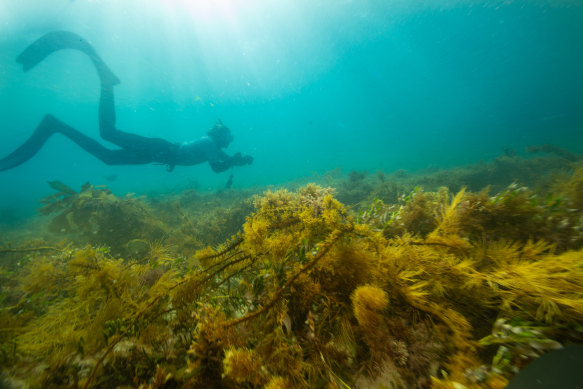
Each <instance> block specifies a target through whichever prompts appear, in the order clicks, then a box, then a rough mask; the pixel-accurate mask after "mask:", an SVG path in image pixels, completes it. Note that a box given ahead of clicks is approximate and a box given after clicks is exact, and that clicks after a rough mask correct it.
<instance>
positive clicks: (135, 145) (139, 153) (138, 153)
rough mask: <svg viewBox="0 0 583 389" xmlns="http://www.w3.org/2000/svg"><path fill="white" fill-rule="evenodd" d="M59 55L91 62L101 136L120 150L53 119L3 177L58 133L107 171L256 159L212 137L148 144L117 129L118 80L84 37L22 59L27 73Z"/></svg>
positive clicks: (40, 43)
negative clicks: (68, 52)
mask: <svg viewBox="0 0 583 389" xmlns="http://www.w3.org/2000/svg"><path fill="white" fill-rule="evenodd" d="M60 49H76V50H79V51H81V52H83V53H85V54H87V56H88V57H89V58H90V59H91V61H92V62H93V64H94V65H95V68H96V70H97V73H98V75H99V78H100V80H101V98H100V101H99V132H100V135H101V137H102V138H103V139H105V140H107V141H109V142H111V143H113V144H115V145H117V146H119V147H120V148H121V149H117V150H110V149H108V148H106V147H104V146H103V145H101V144H100V143H99V142H97V141H95V140H94V139H92V138H90V137H88V136H87V135H84V134H83V133H82V132H80V131H78V130H76V129H74V128H73V127H71V126H69V125H67V124H66V123H64V122H62V121H61V120H59V119H57V118H56V117H54V116H52V115H46V116H45V117H44V118H43V120H42V121H41V122H40V124H39V125H38V127H37V128H36V130H35V131H34V133H33V134H32V136H31V137H30V138H29V139H28V140H27V141H26V142H25V143H24V144H23V145H22V146H20V147H19V148H17V149H16V150H15V151H14V152H12V153H11V154H9V155H8V156H7V157H5V158H3V159H0V171H3V170H8V169H12V168H14V167H16V166H18V165H20V164H22V163H24V162H26V161H27V160H29V159H30V158H32V157H33V156H34V155H35V154H36V153H37V152H38V151H39V150H40V149H41V147H42V146H43V145H44V143H45V142H46V141H47V140H48V139H49V138H50V137H51V136H52V135H53V134H55V133H60V134H62V135H64V136H66V137H67V138H69V139H71V140H72V141H73V142H75V143H76V144H77V145H79V146H80V147H82V148H83V149H84V150H85V151H87V152H88V153H90V154H91V155H93V156H95V157H96V158H98V159H99V160H101V161H103V162H104V163H105V164H107V165H139V164H148V163H160V164H164V165H166V166H167V168H168V170H169V171H171V170H172V169H173V168H174V166H176V165H184V166H190V165H195V164H200V163H203V162H208V163H209V164H210V166H211V168H212V169H213V171H215V172H222V171H225V170H227V169H229V168H230V167H232V166H242V165H245V164H250V163H251V162H252V161H253V158H251V157H249V156H246V157H242V156H241V154H240V153H237V154H235V155H234V156H229V155H227V154H226V153H225V152H223V151H222V149H221V148H220V147H219V146H218V145H217V144H216V143H215V141H214V140H213V139H212V138H210V137H204V138H201V139H199V140H196V141H194V142H190V143H184V144H182V145H180V144H177V143H171V142H168V141H166V140H164V139H161V138H149V137H145V136H141V135H137V134H132V133H129V132H125V131H120V130H118V129H117V128H116V126H115V122H116V114H115V103H114V93H113V87H114V86H115V85H117V84H119V79H118V78H117V77H116V76H115V75H114V74H113V72H112V71H111V70H110V69H109V68H108V67H107V65H106V64H105V63H104V62H103V60H102V59H101V58H100V57H99V55H97V53H96V52H95V50H94V49H93V47H92V46H91V45H90V44H89V43H88V42H86V41H85V40H84V39H83V38H81V37H80V36H78V35H76V34H73V33H71V32H67V31H55V32H51V33H48V34H46V35H44V36H43V37H41V38H39V39H38V40H37V41H35V42H34V43H32V44H31V45H30V46H29V47H28V48H27V49H26V50H25V51H24V52H23V53H22V54H21V55H20V56H19V57H18V58H17V61H18V62H20V63H21V64H22V67H23V70H24V71H28V70H30V69H32V68H33V67H34V66H36V65H37V64H38V63H40V62H41V61H42V60H43V59H44V58H46V57H47V56H48V55H50V54H51V53H53V52H55V51H57V50H60Z"/></svg>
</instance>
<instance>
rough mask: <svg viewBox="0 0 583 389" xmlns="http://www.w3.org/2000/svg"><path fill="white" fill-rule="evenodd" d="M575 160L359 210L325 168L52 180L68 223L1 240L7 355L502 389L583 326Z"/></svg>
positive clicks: (66, 377) (252, 384)
mask: <svg viewBox="0 0 583 389" xmlns="http://www.w3.org/2000/svg"><path fill="white" fill-rule="evenodd" d="M504 158H519V157H517V156H512V155H509V156H505V157H504ZM580 172H581V171H580V170H575V172H574V174H573V175H572V176H570V177H568V178H566V179H564V180H562V181H560V182H557V183H556V185H555V186H554V191H553V193H544V194H543V195H541V194H540V193H538V192H537V191H536V190H533V189H529V188H526V187H525V186H524V185H521V184H518V183H510V185H509V186H506V187H504V188H503V189H502V190H500V191H499V192H497V193H496V194H494V195H491V194H490V191H491V189H490V191H489V190H487V189H483V190H480V191H479V192H473V191H472V190H471V189H470V188H464V187H460V188H458V189H457V190H455V191H454V190H451V189H448V188H445V187H442V188H436V189H435V190H434V191H431V190H426V189H423V188H421V187H419V186H417V187H415V186H414V187H411V188H410V189H408V190H403V191H402V192H401V190H402V188H404V187H399V189H396V191H398V192H400V194H399V195H398V196H397V197H396V199H395V200H394V201H391V200H390V199H388V198H386V199H384V198H380V197H377V198H374V197H373V198H372V199H370V200H369V201H368V203H367V202H366V201H365V200H363V203H362V206H361V207H346V206H345V205H343V204H342V203H341V202H340V201H338V199H337V197H336V194H335V193H336V192H335V190H334V189H332V188H329V187H321V186H318V185H316V184H307V185H305V186H303V187H300V188H299V189H297V190H295V191H290V190H286V189H279V190H268V191H266V192H264V193H263V194H262V195H257V196H254V197H253V198H244V196H237V195H235V194H232V193H226V192H223V193H221V194H219V195H217V196H218V197H214V198H213V197H207V195H203V194H200V193H198V192H195V191H188V192H184V193H183V194H181V195H178V196H177V197H168V198H164V197H159V198H151V199H150V200H145V199H135V198H118V197H117V196H115V195H113V194H112V193H111V192H110V191H108V190H107V189H105V188H94V187H92V186H90V185H87V186H85V187H84V188H83V189H82V190H81V191H80V192H78V193H77V192H74V191H71V190H68V189H66V188H63V187H62V185H57V184H54V185H53V187H55V188H56V189H57V190H60V192H58V196H56V197H52V198H51V199H48V200H47V201H46V203H47V204H49V205H50V207H49V209H53V210H54V211H53V212H56V213H58V215H57V217H56V218H55V219H53V222H51V223H55V224H54V225H59V226H60V225H68V226H69V228H70V229H71V230H70V231H69V232H70V234H68V236H72V237H74V238H75V239H74V240H73V242H72V243H63V244H61V245H55V246H49V245H42V246H41V245H38V246H36V247H35V245H34V243H33V242H28V243H21V244H19V245H18V246H16V247H14V248H13V247H6V252H5V253H0V254H2V255H7V256H10V257H11V258H12V257H13V256H14V257H15V258H16V257H19V258H20V259H19V260H18V261H16V260H11V261H10V262H8V263H7V264H3V267H2V268H1V271H0V281H1V282H2V289H1V291H0V325H1V327H0V329H1V331H0V340H2V348H1V349H0V352H1V357H0V366H2V367H3V369H4V375H5V376H7V380H25V381H26V383H27V385H30V386H31V387H47V388H56V387H84V388H90V387H121V386H136V387H140V386H141V387H152V388H154V387H160V388H161V387H224V388H259V387H267V388H302V387H305V388H307V387H343V388H347V387H351V388H352V387H354V388H357V387H371V386H372V387H383V386H385V387H390V386H392V387H407V388H427V387H434V388H454V387H458V388H459V387H466V388H485V387H492V388H502V387H504V386H505V385H506V384H507V383H508V381H509V380H510V379H511V378H512V377H513V376H514V375H515V374H516V373H517V371H519V370H520V369H521V368H523V367H524V366H525V365H526V364H527V363H528V362H529V361H531V360H533V359H535V358H537V357H539V356H540V355H542V354H544V353H545V352H547V351H548V350H550V349H552V348H555V347H559V346H560V345H566V344H569V343H580V342H582V341H583V337H582V335H581V333H582V332H581V328H582V327H583V250H582V249H581V242H582V238H583V237H582V233H581V231H582V230H581V228H580V221H581V217H582V212H583V210H581V208H580V207H578V204H579V203H578V202H579V191H578V188H579V184H580V181H581V179H580V178H581V177H580V176H581V174H580ZM353 176H354V177H353V181H354V180H356V182H357V183H359V185H360V184H362V183H363V181H366V180H367V176H365V175H363V174H356V173H355V174H353ZM406 178H407V179H409V178H410V177H409V176H407V177H406ZM376 180H377V184H378V185H391V182H393V180H396V177H394V176H390V177H389V176H388V175H385V176H383V177H382V178H380V177H379V176H377V178H376ZM395 182H396V181H395ZM395 185H397V184H395ZM386 193H388V192H386ZM391 193H393V194H394V191H392V189H391ZM221 196H223V197H221ZM216 198H221V199H222V201H224V203H221V204H219V203H217V201H216ZM213 199H214V200H213ZM53 203H54V205H52V204H53ZM227 204H228V205H229V206H228V207H227ZM126 216H127V217H130V220H134V221H136V226H135V227H131V229H128V230H124V231H122V233H121V234H120V235H121V237H117V238H114V237H113V236H111V235H108V233H107V232H104V230H106V229H107V228H110V227H111V226H113V225H116V224H119V220H120V219H119V218H120V217H126ZM132 217H133V218H134V219H131V218H132ZM55 220H56V221H55ZM65 221H66V223H69V224H65ZM61 223H62V224H61ZM128 228H130V227H128ZM237 230H238V232H237ZM95 231H96V232H97V233H96V234H93V232H95ZM233 231H235V232H233ZM207 234H208V236H207ZM211 235H214V236H211ZM217 236H220V238H218V237H217ZM219 240H220V241H221V243H220V244H218V243H217V242H218V241H219ZM204 243H207V244H209V246H208V247H204V248H203V247H202V246H203V244H204ZM43 247H44V248H49V247H54V248H55V250H50V249H46V250H45V249H43ZM195 248H197V249H198V250H197V251H196V252H194V249H195ZM8 250H10V251H8ZM17 264H19V265H17ZM12 323H16V324H12ZM41 367H47V368H46V369H44V368H41ZM35 369H36V370H35ZM31 371H35V374H32V375H31V374H30V372H31Z"/></svg>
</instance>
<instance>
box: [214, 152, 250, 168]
mask: <svg viewBox="0 0 583 389" xmlns="http://www.w3.org/2000/svg"><path fill="white" fill-rule="evenodd" d="M219 158H220V159H221V160H223V161H227V162H228V163H229V164H230V166H245V165H251V164H252V163H253V157H252V156H250V155H245V156H243V155H242V154H241V153H235V154H234V155H233V156H232V157H231V156H230V155H228V154H227V153H225V152H224V151H223V150H219Z"/></svg>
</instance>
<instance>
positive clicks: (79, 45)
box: [16, 31, 120, 86]
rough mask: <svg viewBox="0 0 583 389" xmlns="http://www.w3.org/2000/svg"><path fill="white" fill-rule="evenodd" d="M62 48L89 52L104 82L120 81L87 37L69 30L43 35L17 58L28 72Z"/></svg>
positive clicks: (113, 82)
mask: <svg viewBox="0 0 583 389" xmlns="http://www.w3.org/2000/svg"><path fill="white" fill-rule="evenodd" d="M62 49H73V50H79V51H81V52H83V53H85V54H87V56H88V57H89V58H90V59H91V61H92V62H93V64H94V65H95V68H96V69H97V73H98V74H99V78H100V79H101V83H102V84H105V85H110V86H113V85H117V84H119V83H120V81H119V78H117V77H116V76H115V74H113V72H112V71H111V69H109V67H108V66H107V65H106V64H105V62H103V60H102V59H101V58H100V57H99V55H98V54H97V52H96V51H95V49H94V48H93V47H92V46H91V45H90V44H89V43H88V42H87V41H86V40H85V39H83V38H82V37H80V36H79V35H77V34H75V33H72V32H69V31H53V32H49V33H47V34H45V35H43V36H42V37H40V38H39V39H37V40H36V41H34V42H33V43H32V44H31V45H29V46H28V47H27V48H26V49H25V50H24V51H23V52H22V53H21V54H20V55H19V56H18V57H17V58H16V62H18V63H20V64H22V69H23V70H24V71H25V72H27V71H29V70H30V69H32V68H34V67H35V66H36V65H38V64H39V63H40V62H42V61H43V60H44V59H45V58H46V57H48V56H49V55H51V54H52V53H54V52H55V51H58V50H62Z"/></svg>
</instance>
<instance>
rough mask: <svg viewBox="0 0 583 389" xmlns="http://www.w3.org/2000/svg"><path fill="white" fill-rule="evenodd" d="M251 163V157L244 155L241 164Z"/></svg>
mask: <svg viewBox="0 0 583 389" xmlns="http://www.w3.org/2000/svg"><path fill="white" fill-rule="evenodd" d="M252 163H253V157H252V156H250V155H246V156H244V157H243V165H251V164H252Z"/></svg>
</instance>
